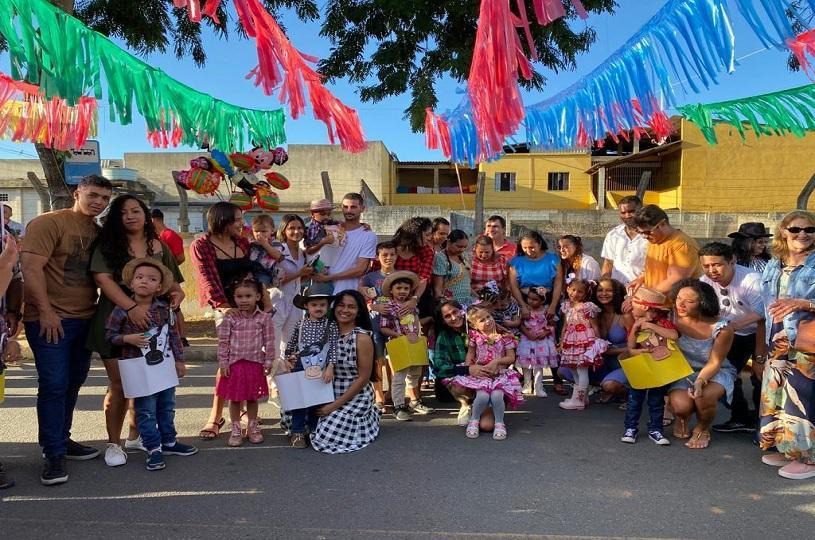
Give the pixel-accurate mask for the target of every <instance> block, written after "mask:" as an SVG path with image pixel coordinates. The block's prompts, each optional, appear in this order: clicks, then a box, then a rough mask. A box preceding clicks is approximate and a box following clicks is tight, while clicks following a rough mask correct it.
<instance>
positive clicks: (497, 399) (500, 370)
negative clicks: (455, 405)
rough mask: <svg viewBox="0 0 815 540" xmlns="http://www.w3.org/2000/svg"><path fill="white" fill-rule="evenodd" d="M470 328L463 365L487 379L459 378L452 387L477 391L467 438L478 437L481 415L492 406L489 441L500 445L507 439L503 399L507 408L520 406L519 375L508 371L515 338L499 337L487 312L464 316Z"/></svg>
mask: <svg viewBox="0 0 815 540" xmlns="http://www.w3.org/2000/svg"><path fill="white" fill-rule="evenodd" d="M467 322H468V323H469V325H470V328H471V330H470V332H469V343H468V347H467V356H466V360H465V362H466V364H467V365H468V366H471V365H474V364H475V365H479V366H484V367H485V368H486V369H487V370H488V371H490V372H491V374H490V375H486V376H483V377H476V376H474V375H458V376H456V377H453V379H452V383H455V384H458V385H460V386H463V387H465V388H471V389H473V390H475V391H476V394H475V399H474V400H473V406H472V413H471V416H470V421H469V423H468V424H467V431H466V435H467V437H468V438H470V439H475V438H477V437H478V435H479V428H478V422H479V419H480V418H481V414H482V413H483V412H484V411H485V410H486V409H487V407H489V406H492V411H493V413H494V415H495V430H494V431H493V433H492V438H493V439H495V440H497V441H501V440H504V439H506V438H507V427H506V424H504V411H505V401H504V400H505V399H506V400H507V401H509V405H510V407H513V408H514V407H515V406H517V405H518V404H519V403H522V402H523V396H522V395H521V384H520V381H519V380H518V372H516V371H515V370H512V369H508V367H509V366H510V365H512V364H513V363H514V362H515V338H513V337H512V336H510V335H508V334H499V333H498V332H497V328H496V325H495V320H494V319H493V318H492V315H491V314H490V312H489V311H487V310H486V309H483V308H480V307H473V308H471V309H470V310H469V312H468V313H467Z"/></svg>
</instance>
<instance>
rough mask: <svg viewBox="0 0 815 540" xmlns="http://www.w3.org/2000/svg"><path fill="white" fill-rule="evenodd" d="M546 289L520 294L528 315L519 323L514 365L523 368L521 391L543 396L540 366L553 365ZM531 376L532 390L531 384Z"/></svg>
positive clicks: (553, 345) (555, 361)
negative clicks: (516, 361) (527, 309)
mask: <svg viewBox="0 0 815 540" xmlns="http://www.w3.org/2000/svg"><path fill="white" fill-rule="evenodd" d="M546 295H547V291H546V289H543V288H542V287H539V288H534V287H533V288H531V289H529V292H527V293H526V294H525V295H524V301H525V302H526V305H528V306H529V318H528V319H525V320H524V321H523V324H522V325H521V342H520V344H519V345H518V366H520V367H521V368H523V370H524V386H523V393H524V394H532V393H533V391H534V393H535V395H536V396H538V397H546V390H544V389H543V369H544V368H547V367H548V368H554V367H557V349H556V348H555V329H554V327H553V326H552V324H551V323H550V322H549V320H548V319H547V317H546V308H547V306H546ZM533 376H534V390H533V386H532V384H533V383H532V381H533V379H532V378H533Z"/></svg>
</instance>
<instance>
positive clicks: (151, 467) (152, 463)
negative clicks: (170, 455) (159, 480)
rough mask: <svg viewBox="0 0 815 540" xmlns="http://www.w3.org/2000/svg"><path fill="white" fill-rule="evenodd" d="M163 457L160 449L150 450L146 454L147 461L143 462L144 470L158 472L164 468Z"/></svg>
mask: <svg viewBox="0 0 815 540" xmlns="http://www.w3.org/2000/svg"><path fill="white" fill-rule="evenodd" d="M165 466H166V465H165V463H164V456H163V455H162V453H161V449H156V450H152V451H150V452H147V460H146V461H145V468H146V469H147V470H148V471H160V470H161V469H163V468H164V467H165Z"/></svg>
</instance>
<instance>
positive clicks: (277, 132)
mask: <svg viewBox="0 0 815 540" xmlns="http://www.w3.org/2000/svg"><path fill="white" fill-rule="evenodd" d="M210 4H213V2H208V3H207V5H206V6H205V13H206V12H207V11H208V10H207V9H206V8H208V7H209V6H210ZM215 7H217V6H215ZM0 34H2V35H3V36H4V37H5V38H6V40H7V42H8V51H9V56H10V58H11V67H12V72H11V75H12V78H14V79H16V80H26V81H28V82H30V83H34V84H38V85H39V86H40V88H41V89H42V92H43V94H44V96H45V97H46V98H47V99H51V98H53V97H60V98H63V99H64V100H65V102H66V103H67V104H68V105H72V106H73V105H75V104H77V103H79V101H80V99H81V98H82V97H85V96H93V97H95V98H96V99H97V100H101V99H102V80H103V79H104V81H105V82H106V93H107V102H108V104H109V110H110V119H111V121H115V122H119V123H121V124H125V125H126V124H130V123H131V122H132V121H133V105H134V102H135V106H136V109H137V110H138V112H139V114H141V115H142V116H143V117H144V119H145V121H146V123H147V130H148V134H149V135H148V139H149V140H150V142H151V143H152V144H154V145H156V146H166V145H176V144H187V145H191V146H192V145H195V146H198V145H200V144H202V143H204V142H206V143H207V144H209V145H210V146H211V147H218V148H225V149H230V150H236V149H240V148H246V147H250V146H251V145H252V143H254V144H257V145H261V146H263V147H265V148H273V147H275V146H277V145H278V144H281V143H283V142H285V140H286V134H285V131H284V129H283V123H284V113H283V110H281V109H278V110H271V111H259V110H254V109H245V108H242V107H237V106H235V105H231V104H228V103H225V102H223V101H221V100H218V99H215V98H213V97H211V96H209V95H207V94H204V93H202V92H198V91H196V90H193V89H192V88H190V87H188V86H186V85H184V84H181V83H179V82H177V81H175V80H174V79H172V78H170V77H169V76H168V75H167V74H165V73H164V72H162V71H161V70H159V69H156V68H153V67H151V66H149V65H147V64H145V63H144V62H142V61H141V60H139V59H137V58H135V57H134V56H132V55H131V54H129V53H127V52H125V51H123V50H122V49H120V48H119V47H118V46H117V45H116V44H114V43H113V42H112V41H110V40H109V39H108V38H106V37H105V36H103V35H102V34H99V33H97V32H94V31H93V30H91V29H89V28H87V27H86V26H84V25H83V24H82V23H81V22H80V21H78V20H77V19H75V18H73V17H71V16H70V15H68V14H66V13H65V12H63V11H62V10H60V9H59V8H57V7H55V6H53V5H51V4H50V3H49V2H47V1H45V0H0Z"/></svg>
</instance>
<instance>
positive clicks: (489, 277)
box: [470, 255, 507, 291]
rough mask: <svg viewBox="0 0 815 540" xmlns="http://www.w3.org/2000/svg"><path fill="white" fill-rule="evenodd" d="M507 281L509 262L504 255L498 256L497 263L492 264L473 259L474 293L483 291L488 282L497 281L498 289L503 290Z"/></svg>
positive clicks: (472, 278) (472, 284)
mask: <svg viewBox="0 0 815 540" xmlns="http://www.w3.org/2000/svg"><path fill="white" fill-rule="evenodd" d="M506 279H507V260H506V258H504V256H503V255H496V257H495V261H494V262H491V263H485V262H481V261H479V260H478V259H475V258H474V259H473V267H472V269H470V286H471V287H472V288H473V290H474V291H478V290H479V289H481V288H482V287H483V286H484V285H486V284H487V282H488V281H495V282H496V283H497V284H498V287H499V288H501V289H503V288H504V286H505V285H506Z"/></svg>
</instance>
